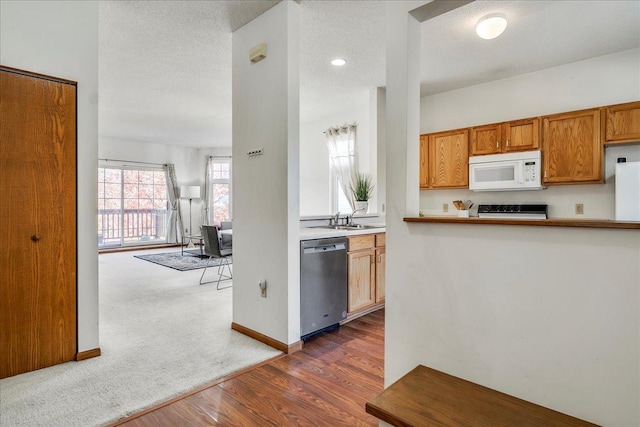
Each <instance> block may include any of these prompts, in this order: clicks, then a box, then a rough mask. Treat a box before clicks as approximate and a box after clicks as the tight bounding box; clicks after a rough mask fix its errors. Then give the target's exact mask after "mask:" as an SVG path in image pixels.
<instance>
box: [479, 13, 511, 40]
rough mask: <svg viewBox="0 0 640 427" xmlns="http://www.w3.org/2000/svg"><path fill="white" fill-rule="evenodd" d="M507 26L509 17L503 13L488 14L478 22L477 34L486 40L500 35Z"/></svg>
mask: <svg viewBox="0 0 640 427" xmlns="http://www.w3.org/2000/svg"><path fill="white" fill-rule="evenodd" d="M505 28H507V18H506V17H505V16H504V15H502V14H499V13H497V14H493V15H487V16H485V17H484V18H482V19H481V20H480V22H478V25H477V26H476V34H478V36H480V37H482V38H483V39H485V40H491V39H495V38H496V37H498V36H499V35H500V34H502V32H503V31H504V30H505Z"/></svg>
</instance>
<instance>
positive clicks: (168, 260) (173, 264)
mask: <svg viewBox="0 0 640 427" xmlns="http://www.w3.org/2000/svg"><path fill="white" fill-rule="evenodd" d="M134 257H135V258H139V259H142V260H145V261H149V262H153V263H155V264H159V265H163V266H165V267H169V268H173V269H174V270H179V271H189V270H197V269H199V268H205V267H206V266H207V263H208V262H209V257H206V258H202V257H200V256H198V255H191V254H187V253H186V252H185V254H184V255H181V254H180V252H167V253H160V254H147V255H134ZM221 262H222V259H221V258H213V259H212V260H211V262H209V267H217V266H218V265H220V263H221ZM231 263H232V258H231V257H229V264H231Z"/></svg>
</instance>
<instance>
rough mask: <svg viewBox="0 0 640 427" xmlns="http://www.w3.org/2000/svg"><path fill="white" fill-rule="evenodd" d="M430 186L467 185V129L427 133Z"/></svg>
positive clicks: (454, 186)
mask: <svg viewBox="0 0 640 427" xmlns="http://www.w3.org/2000/svg"><path fill="white" fill-rule="evenodd" d="M429 180H430V181H431V188H464V187H468V186H469V131H468V130H467V129H460V130H455V131H451V132H441V133H434V134H431V135H429Z"/></svg>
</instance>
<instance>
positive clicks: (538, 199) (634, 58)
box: [416, 49, 640, 219]
mask: <svg viewBox="0 0 640 427" xmlns="http://www.w3.org/2000/svg"><path fill="white" fill-rule="evenodd" d="M639 94H640V49H632V50H627V51H623V52H618V53H615V54H611V55H606V56H601V57H598V58H593V59H589V60H586V61H580V62H574V63H572V64H567V65H564V66H561V67H554V68H549V69H546V70H542V71H537V72H534V73H529V74H524V75H521V76H517V77H513V78H509V79H504V80H498V81H495V82H491V83H486V84H482V85H477V86H472V87H467V88H463V89H459V90H455V91H451V92H446V93H441V94H437V95H432V96H427V97H423V98H422V99H421V121H420V133H430V132H437V131H441V130H448V129H456V128H461V127H468V126H474V125H481V124H489V123H496V122H501V121H506V120H512V119H519V118H526V117H533V116H541V115H546V114H553V113H558V112H564V111H573V110H580V109H583V108H592V107H600V106H603V105H610V104H618V103H623V102H629V101H637V100H638V99H640V95H639ZM487 99H490V100H491V102H490V103H487V102H486V101H487ZM618 156H626V157H627V160H628V161H640V145H632V146H624V147H608V148H606V150H605V158H606V165H605V180H606V181H605V184H604V185H603V184H593V185H570V186H566V185H563V186H550V187H549V188H548V189H546V190H544V191H516V192H500V193H495V192H494V193H487V192H479V193H474V192H472V191H468V190H422V191H421V192H420V208H421V209H422V211H423V212H424V213H425V214H426V215H429V214H432V215H433V214H442V204H443V203H448V204H449V208H450V211H449V213H450V214H454V215H455V209H453V206H452V204H451V202H452V201H453V200H456V199H462V200H472V201H474V202H475V203H476V206H477V205H478V204H480V203H507V204H508V203H547V204H549V216H550V217H556V218H557V217H560V218H572V217H576V218H604V219H613V218H614V171H615V159H616V158H617V157H618ZM416 161H417V160H416ZM576 203H582V204H584V215H575V204H576Z"/></svg>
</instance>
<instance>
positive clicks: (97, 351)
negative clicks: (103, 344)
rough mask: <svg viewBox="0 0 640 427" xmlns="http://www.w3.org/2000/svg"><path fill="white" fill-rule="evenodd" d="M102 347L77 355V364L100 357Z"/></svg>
mask: <svg viewBox="0 0 640 427" xmlns="http://www.w3.org/2000/svg"><path fill="white" fill-rule="evenodd" d="M100 354H101V353H100V347H98V348H94V349H91V350H87V351H80V352H78V353H76V362H80V361H81V360H86V359H91V358H93V357H98V356H100Z"/></svg>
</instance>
